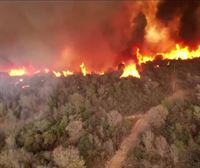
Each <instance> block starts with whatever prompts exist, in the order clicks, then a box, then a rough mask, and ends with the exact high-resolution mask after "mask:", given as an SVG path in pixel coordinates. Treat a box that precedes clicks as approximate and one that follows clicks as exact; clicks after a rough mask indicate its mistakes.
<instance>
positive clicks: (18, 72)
mask: <svg viewBox="0 0 200 168" xmlns="http://www.w3.org/2000/svg"><path fill="white" fill-rule="evenodd" d="M134 55H136V60H137V62H134V63H127V64H125V67H124V70H123V73H122V75H121V76H120V78H122V77H128V76H133V77H136V78H140V73H139V71H138V69H137V68H138V67H140V66H141V64H144V63H147V62H149V61H154V60H155V59H156V57H157V56H158V55H159V56H160V57H161V58H162V59H169V60H178V59H180V60H186V59H194V58H200V45H199V46H198V47H197V49H196V50H191V49H190V48H189V47H187V46H185V47H182V46H180V44H176V47H175V49H173V50H171V51H169V52H160V53H159V52H158V53H156V55H155V56H154V55H145V54H141V53H140V50H139V48H137V49H136V54H134ZM169 64H170V62H168V64H167V65H169ZM155 68H159V65H156V67H155ZM80 70H81V73H82V75H83V76H86V75H87V74H88V73H90V72H88V69H87V68H86V66H85V64H84V63H81V65H80ZM42 72H43V73H52V74H54V75H55V76H56V77H61V76H64V77H67V76H69V75H73V74H74V72H73V71H69V70H61V71H57V70H51V69H47V68H46V69H43V70H41V69H39V70H38V69H34V68H31V69H29V68H25V67H23V68H14V69H10V70H9V71H8V74H9V75H10V76H23V75H31V74H37V73H42ZM93 72H95V73H96V74H99V75H102V74H104V72H103V71H101V72H97V71H93Z"/></svg>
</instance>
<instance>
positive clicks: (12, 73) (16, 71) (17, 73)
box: [9, 68, 26, 76]
mask: <svg viewBox="0 0 200 168" xmlns="http://www.w3.org/2000/svg"><path fill="white" fill-rule="evenodd" d="M25 74H26V70H25V69H24V68H22V69H11V70H10V71H9V75H10V76H23V75H25Z"/></svg>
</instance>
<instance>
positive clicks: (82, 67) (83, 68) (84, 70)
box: [80, 63, 87, 76]
mask: <svg viewBox="0 0 200 168" xmlns="http://www.w3.org/2000/svg"><path fill="white" fill-rule="evenodd" d="M80 68H81V72H82V74H83V76H86V75H87V69H86V67H85V64H84V63H82V64H81V65H80Z"/></svg>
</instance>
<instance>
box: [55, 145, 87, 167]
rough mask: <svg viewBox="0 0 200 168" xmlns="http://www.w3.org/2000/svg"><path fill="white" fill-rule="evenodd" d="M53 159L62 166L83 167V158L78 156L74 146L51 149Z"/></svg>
mask: <svg viewBox="0 0 200 168" xmlns="http://www.w3.org/2000/svg"><path fill="white" fill-rule="evenodd" d="M53 159H54V161H55V162H56V164H57V165H58V166H59V167H62V168H85V162H84V160H83V159H82V158H81V157H80V156H79V152H78V150H77V149H76V148H74V147H68V148H63V147H61V146H59V147H57V148H55V149H54V151H53Z"/></svg>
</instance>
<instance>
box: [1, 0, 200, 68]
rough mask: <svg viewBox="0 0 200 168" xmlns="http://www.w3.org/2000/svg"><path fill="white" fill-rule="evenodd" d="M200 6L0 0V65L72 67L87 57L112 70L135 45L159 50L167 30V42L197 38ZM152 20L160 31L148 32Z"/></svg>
mask: <svg viewBox="0 0 200 168" xmlns="http://www.w3.org/2000/svg"><path fill="white" fill-rule="evenodd" d="M199 4H200V3H199V2H198V1H189V0H187V1H184V2H183V1H181V0H178V1H167V0H164V1H142V0H141V1H135V2H131V1H84V2H82V1H75V2H73V1H63V2H56V1H55V2H53V1H52V2H51V1H49V2H48V1H47V2H45V1H44V2H42V1H41V2H39V1H36V2H33V1H31V2H25V1H21V2H20V1H19V2H17V1H16V2H0V58H1V59H0V66H2V65H6V66H9V65H13V66H16V65H26V66H27V65H33V66H39V67H45V66H46V67H54V68H58V69H59V68H69V69H70V68H74V66H77V65H79V64H80V63H81V62H82V61H84V62H85V64H86V65H87V66H88V67H95V69H98V70H100V69H101V68H102V67H103V68H104V67H106V68H109V67H111V66H112V65H113V64H115V63H116V61H118V60H119V58H120V59H121V57H123V55H124V54H125V55H128V54H129V53H130V52H131V48H132V47H133V46H134V45H138V46H143V47H144V46H145V47H144V48H154V49H155V45H158V44H162V43H161V42H160V39H159V38H156V36H157V34H159V32H164V33H163V34H164V35H165V34H166V29H167V33H168V36H170V37H167V39H168V40H169V39H175V40H177V41H180V40H184V41H186V42H189V43H192V42H193V41H194V42H197V37H200V36H199V34H200V33H199V25H200V23H199V22H200V20H199V17H198V16H200V10H199V9H200V8H199ZM153 15H154V16H153ZM177 16H178V18H177ZM176 18H177V20H176ZM174 20H175V21H176V22H177V23H178V24H177V23H174V22H173V21H174ZM150 24H151V26H152V24H155V25H156V28H154V29H157V30H156V31H157V32H156V33H157V34H156V33H155V32H154V33H153V35H152V34H147V33H148V32H150V31H149V30H153V31H155V30H154V29H152V27H150V26H149V27H148V25H150ZM157 24H158V25H157ZM177 29H178V30H177ZM160 34H162V33H160ZM165 36H166V35H165ZM165 38H166V37H165ZM151 39H152V41H153V42H155V44H154V45H153V47H152V46H151V45H149V43H150V42H151ZM156 43H158V44H156ZM163 43H166V41H164V42H163ZM149 46H150V47H149Z"/></svg>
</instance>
